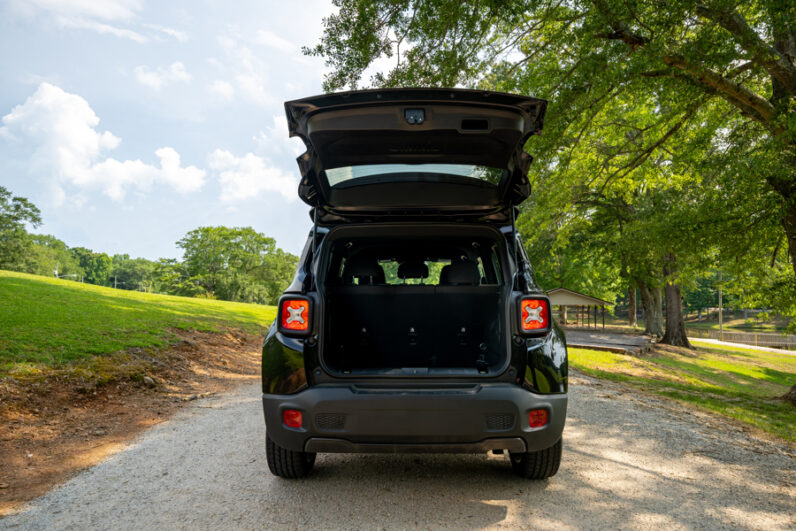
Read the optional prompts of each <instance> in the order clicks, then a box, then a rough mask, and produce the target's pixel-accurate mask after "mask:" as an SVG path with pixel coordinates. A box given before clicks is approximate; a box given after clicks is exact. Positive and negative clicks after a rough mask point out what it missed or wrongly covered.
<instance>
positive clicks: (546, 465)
mask: <svg viewBox="0 0 796 531" xmlns="http://www.w3.org/2000/svg"><path fill="white" fill-rule="evenodd" d="M510 457H511V468H512V469H513V470H514V473H515V474H517V475H518V476H520V477H523V478H527V479H546V478H549V477H552V476H555V475H556V472H558V466H559V465H560V464H561V440H560V439H559V441H558V442H557V443H555V444H554V445H553V446H551V447H550V448H547V449H545V450H540V451H538V452H525V453H522V454H511V455H510Z"/></svg>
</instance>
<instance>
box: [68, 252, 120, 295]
mask: <svg viewBox="0 0 796 531" xmlns="http://www.w3.org/2000/svg"><path fill="white" fill-rule="evenodd" d="M70 252H71V253H72V256H73V257H74V259H75V260H76V261H77V263H78V265H79V266H80V268H81V269H82V270H83V271H84V273H85V281H86V282H89V283H91V284H97V285H99V286H106V285H107V284H108V279H109V278H110V276H111V271H112V269H113V263H112V261H111V258H110V256H108V255H107V254H105V253H95V252H94V251H92V250H91V249H86V248H85V247H73V248H72V249H70Z"/></svg>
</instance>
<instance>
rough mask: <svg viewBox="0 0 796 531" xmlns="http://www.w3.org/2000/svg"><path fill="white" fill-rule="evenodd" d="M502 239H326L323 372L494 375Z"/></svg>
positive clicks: (385, 232) (442, 235)
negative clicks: (329, 242)
mask: <svg viewBox="0 0 796 531" xmlns="http://www.w3.org/2000/svg"><path fill="white" fill-rule="evenodd" d="M407 232H409V233H407ZM412 232H417V234H416V235H412V234H411V233H412ZM500 238H501V236H500V234H499V233H491V232H490V231H484V230H483V229H481V230H473V231H472V233H468V231H467V230H466V228H457V229H456V230H455V231H453V233H451V229H449V230H448V231H445V230H441V229H435V228H433V227H427V228H425V229H423V230H419V231H406V230H403V231H401V232H394V231H392V232H391V231H390V230H389V228H382V229H375V228H371V229H368V230H363V231H354V232H353V233H351V232H349V231H342V232H341V233H339V234H335V235H333V238H332V242H331V245H330V249H329V259H328V260H327V270H326V275H325V282H324V286H323V297H324V314H325V318H324V321H325V323H326V326H325V329H324V334H323V338H322V357H323V361H324V363H325V365H326V366H327V368H329V369H330V370H332V371H336V372H340V373H343V374H360V375H366V374H374V375H378V374H382V375H390V374H396V375H399V374H411V375H429V376H433V375H445V374H462V375H479V374H480V375H489V374H492V375H494V374H496V372H497V371H499V370H500V369H502V368H503V367H504V366H505V363H506V362H507V357H508V344H507V341H508V333H507V330H506V329H505V323H506V322H507V320H506V319H504V318H503V316H504V313H505V312H506V311H507V310H506V307H507V306H506V300H507V291H506V286H505V282H504V274H503V271H504V270H505V269H504V266H503V263H504V261H505V256H502V255H503V254H504V252H505V251H504V250H503V248H502V247H501V245H500V244H501V241H500Z"/></svg>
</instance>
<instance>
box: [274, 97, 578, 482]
mask: <svg viewBox="0 0 796 531" xmlns="http://www.w3.org/2000/svg"><path fill="white" fill-rule="evenodd" d="M546 105H547V102H546V101H544V100H539V99H535V98H528V97H523V96H517V95H512V94H500V93H493V92H483V91H470V90H451V89H390V90H373V91H361V92H348V93H337V94H329V95H323V96H316V97H311V98H305V99H302V100H296V101H290V102H287V103H286V104H285V110H286V112H287V119H288V124H289V128H290V135H291V136H298V137H300V138H301V139H302V140H303V141H304V143H305V144H306V146H307V151H306V153H304V154H303V155H301V156H300V157H299V159H298V163H299V168H300V171H301V183H300V185H299V190H298V192H299V196H300V197H301V199H303V200H304V201H305V202H306V203H307V204H308V205H310V206H311V207H312V209H311V216H312V218H313V220H314V227H313V230H312V232H311V233H310V236H309V238H308V241H307V244H306V245H305V247H304V251H303V252H302V255H301V259H300V263H299V266H298V271H296V276H295V278H294V279H293V282H292V283H291V285H290V287H289V288H288V289H287V290H286V291H285V293H284V295H283V296H282V298H281V299H280V301H279V308H278V313H277V317H276V320H275V322H274V324H273V325H272V326H271V329H270V330H269V332H268V336H267V338H266V340H265V344H264V345H263V364H262V383H263V409H264V410H265V424H266V430H267V435H266V449H267V455H268V465H269V467H270V469H271V472H273V473H274V474H276V475H278V476H282V477H287V478H295V477H302V476H305V475H307V474H308V473H309V472H310V470H311V469H312V466H313V464H314V462H315V455H316V453H318V452H487V451H493V452H502V451H508V456H509V457H510V459H511V463H512V466H513V468H514V470H515V471H516V472H517V474H519V475H520V476H523V477H527V478H533V479H543V478H547V477H550V476H552V475H554V474H555V473H556V471H557V470H558V466H559V463H560V461H561V433H562V431H563V429H564V420H565V418H566V410H567V349H566V344H565V342H564V336H563V334H562V332H561V331H560V330H559V328H558V327H557V326H556V325H555V323H554V322H553V320H552V316H551V313H550V310H551V308H550V302H549V300H548V299H547V297H546V296H545V294H544V293H543V292H542V291H541V290H540V289H539V288H538V287H537V286H536V284H535V283H534V280H533V275H532V271H531V267H530V264H529V263H528V259H527V256H526V254H525V251H524V250H523V247H522V245H521V242H520V239H519V237H518V236H517V234H516V230H515V226H514V217H515V213H516V210H517V205H519V204H520V203H521V202H522V201H523V200H525V199H526V198H527V197H528V195H529V194H530V185H529V183H528V176H527V174H528V167H529V164H530V162H531V157H530V156H529V155H528V154H527V153H525V151H523V146H524V144H525V142H526V140H528V138H529V137H530V135H533V134H536V133H539V132H540V131H541V128H542V119H543V117H544V113H545V108H546Z"/></svg>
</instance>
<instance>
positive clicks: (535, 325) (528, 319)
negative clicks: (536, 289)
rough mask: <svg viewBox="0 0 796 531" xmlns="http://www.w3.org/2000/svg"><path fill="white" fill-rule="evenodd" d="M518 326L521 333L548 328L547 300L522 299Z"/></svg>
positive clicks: (548, 308)
mask: <svg viewBox="0 0 796 531" xmlns="http://www.w3.org/2000/svg"><path fill="white" fill-rule="evenodd" d="M520 326H521V327H522V331H523V332H533V331H537V330H546V329H548V328H550V302H548V300H547V299H522V300H521V301H520Z"/></svg>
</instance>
